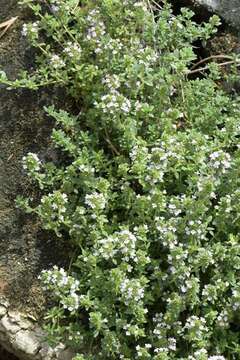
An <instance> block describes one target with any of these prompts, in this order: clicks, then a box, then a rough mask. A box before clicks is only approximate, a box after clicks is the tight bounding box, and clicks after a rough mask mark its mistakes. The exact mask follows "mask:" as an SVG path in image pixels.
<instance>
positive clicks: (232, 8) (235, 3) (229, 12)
mask: <svg viewBox="0 0 240 360" xmlns="http://www.w3.org/2000/svg"><path fill="white" fill-rule="evenodd" d="M193 2H195V3H197V4H199V5H203V6H205V7H207V8H208V9H210V10H212V11H214V12H216V13H217V14H218V15H219V16H221V17H222V18H223V19H224V20H225V21H226V22H227V23H228V24H229V25H232V26H234V27H236V28H237V29H240V17H239V14H240V1H239V0H193Z"/></svg>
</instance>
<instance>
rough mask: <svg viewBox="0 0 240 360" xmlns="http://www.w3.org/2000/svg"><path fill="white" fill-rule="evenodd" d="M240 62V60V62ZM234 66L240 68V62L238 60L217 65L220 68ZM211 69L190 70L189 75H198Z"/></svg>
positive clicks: (207, 67)
mask: <svg viewBox="0 0 240 360" xmlns="http://www.w3.org/2000/svg"><path fill="white" fill-rule="evenodd" d="M239 61H240V60H239ZM232 64H236V66H240V62H238V61H236V60H232V61H225V62H223V63H220V64H217V65H218V66H227V65H232ZM208 69H209V66H205V67H203V68H199V69H195V70H189V71H188V72H187V75H192V74H197V73H199V72H203V71H206V70H208Z"/></svg>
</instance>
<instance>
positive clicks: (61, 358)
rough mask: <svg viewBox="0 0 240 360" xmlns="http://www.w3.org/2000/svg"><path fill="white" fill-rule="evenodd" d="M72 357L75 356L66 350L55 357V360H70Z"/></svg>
mask: <svg viewBox="0 0 240 360" xmlns="http://www.w3.org/2000/svg"><path fill="white" fill-rule="evenodd" d="M74 355H76V354H74V352H73V351H72V350H70V349H66V350H64V351H62V352H61V353H60V354H59V355H58V356H57V360H72V359H73V358H74Z"/></svg>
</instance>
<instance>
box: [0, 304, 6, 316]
mask: <svg viewBox="0 0 240 360" xmlns="http://www.w3.org/2000/svg"><path fill="white" fill-rule="evenodd" d="M6 312H7V309H6V308H5V306H2V305H0V317H1V318H2V317H3V316H4V315H5V314H6Z"/></svg>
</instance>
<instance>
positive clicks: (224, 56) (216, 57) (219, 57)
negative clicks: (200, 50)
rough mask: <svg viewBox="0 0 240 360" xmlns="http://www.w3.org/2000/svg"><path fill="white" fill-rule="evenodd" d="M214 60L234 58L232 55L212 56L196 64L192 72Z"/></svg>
mask: <svg viewBox="0 0 240 360" xmlns="http://www.w3.org/2000/svg"><path fill="white" fill-rule="evenodd" d="M212 59H229V60H232V59H233V57H232V56H230V55H224V54H219V55H211V56H208V57H206V58H205V59H202V60H200V61H198V62H197V63H196V64H194V65H193V66H192V67H191V70H194V69H196V68H197V67H198V66H199V65H201V64H203V63H205V62H207V61H209V60H212Z"/></svg>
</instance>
